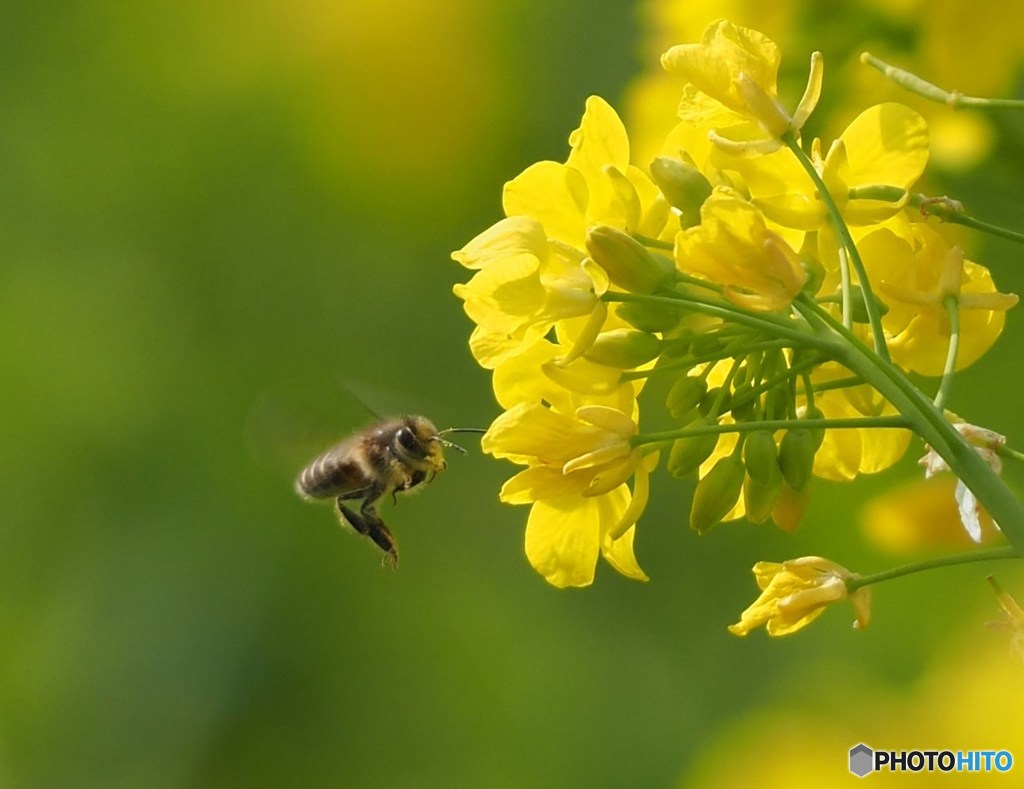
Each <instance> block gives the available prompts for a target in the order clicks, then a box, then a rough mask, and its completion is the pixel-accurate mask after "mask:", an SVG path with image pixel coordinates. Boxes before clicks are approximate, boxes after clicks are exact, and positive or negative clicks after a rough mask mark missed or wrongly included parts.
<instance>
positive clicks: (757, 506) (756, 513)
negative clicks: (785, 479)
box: [743, 465, 782, 523]
mask: <svg viewBox="0 0 1024 789" xmlns="http://www.w3.org/2000/svg"><path fill="white" fill-rule="evenodd" d="M781 492H782V473H781V472H780V471H779V467H778V465H776V466H775V476H774V477H773V478H772V479H770V480H768V481H758V480H756V479H754V478H753V477H751V476H750V474H749V470H748V474H747V478H746V479H745V480H743V505H744V507H745V508H746V511H747V520H748V521H750V522H751V523H764V522H765V521H766V520H768V518H769V517H771V514H772V512H773V511H774V510H775V504H776V502H777V501H778V500H779V494H780V493H781Z"/></svg>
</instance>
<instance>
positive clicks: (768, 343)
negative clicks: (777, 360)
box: [619, 340, 790, 381]
mask: <svg viewBox="0 0 1024 789" xmlns="http://www.w3.org/2000/svg"><path fill="white" fill-rule="evenodd" d="M789 346H790V343H788V342H784V341H782V340H764V341H763V342H755V343H751V344H750V345H740V346H738V347H734V346H731V345H730V346H728V347H727V348H723V349H721V350H719V351H713V352H708V353H705V354H700V355H699V356H686V357H684V358H681V359H677V360H674V361H671V362H666V363H665V364H663V365H661V366H660V367H652V368H651V369H650V370H631V371H629V372H624V373H623V374H622V377H621V378H620V379H619V380H620V381H636V380H637V379H640V378H650V377H651V376H654V375H657V374H658V373H671V372H677V371H679V370H689V369H690V368H691V367H696V366H697V365H698V364H706V363H708V362H719V361H721V360H722V359H725V358H728V357H730V356H735V355H736V354H738V353H739V354H743V355H744V356H746V355H748V354H751V353H755V352H756V351H766V350H771V349H778V350H782V349H783V348H788V347H789Z"/></svg>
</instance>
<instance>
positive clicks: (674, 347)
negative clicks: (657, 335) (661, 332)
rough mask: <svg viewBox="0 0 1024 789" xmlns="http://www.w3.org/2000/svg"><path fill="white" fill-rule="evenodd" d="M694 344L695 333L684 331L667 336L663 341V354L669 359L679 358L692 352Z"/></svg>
mask: <svg viewBox="0 0 1024 789" xmlns="http://www.w3.org/2000/svg"><path fill="white" fill-rule="evenodd" d="M692 344H693V333H692V332H688V331H686V332H682V333H681V334H679V335H678V336H676V337H671V338H666V339H665V340H664V341H663V342H662V346H661V355H662V356H663V357H665V358H667V359H679V358H681V357H683V356H686V355H688V354H689V353H690V346H691V345H692Z"/></svg>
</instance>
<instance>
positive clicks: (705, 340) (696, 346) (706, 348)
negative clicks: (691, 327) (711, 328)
mask: <svg viewBox="0 0 1024 789" xmlns="http://www.w3.org/2000/svg"><path fill="white" fill-rule="evenodd" d="M724 349H725V343H724V342H723V341H722V338H721V337H719V336H718V335H716V334H698V335H697V336H696V337H694V338H693V343H692V344H691V346H690V350H691V351H693V355H694V356H707V355H708V354H712V353H719V352H721V351H722V350H724Z"/></svg>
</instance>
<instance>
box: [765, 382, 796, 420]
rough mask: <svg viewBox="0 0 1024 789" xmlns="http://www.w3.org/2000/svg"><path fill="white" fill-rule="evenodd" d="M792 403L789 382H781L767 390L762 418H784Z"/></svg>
mask: <svg viewBox="0 0 1024 789" xmlns="http://www.w3.org/2000/svg"><path fill="white" fill-rule="evenodd" d="M792 403H793V393H792V391H790V388H789V384H787V383H782V384H779V385H778V386H774V387H772V388H771V389H769V390H768V393H767V394H766V395H765V398H764V418H765V419H771V420H780V419H786V418H787V417H788V416H789V413H790V408H789V407H790V405H791V404H792Z"/></svg>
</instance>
